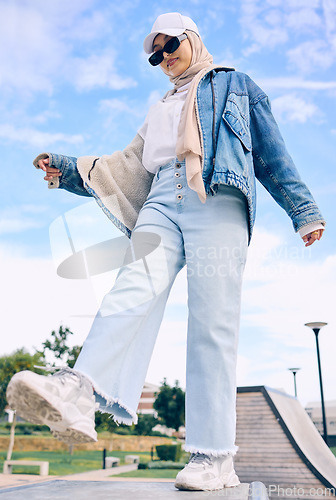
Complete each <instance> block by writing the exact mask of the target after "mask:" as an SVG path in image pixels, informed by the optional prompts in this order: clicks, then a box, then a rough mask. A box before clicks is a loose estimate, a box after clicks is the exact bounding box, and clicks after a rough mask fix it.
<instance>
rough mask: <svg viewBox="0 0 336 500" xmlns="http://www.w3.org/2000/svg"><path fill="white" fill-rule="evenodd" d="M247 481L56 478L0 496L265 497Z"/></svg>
mask: <svg viewBox="0 0 336 500" xmlns="http://www.w3.org/2000/svg"><path fill="white" fill-rule="evenodd" d="M250 490H251V489H250V485H249V484H248V483H244V484H240V485H239V486H236V487H235V488H224V489H222V490H218V491H211V492H210V491H180V490H177V489H176V488H175V487H174V484H173V483H168V482H139V481H132V482H131V481H129V482H123V481H115V482H105V481H100V482H99V481H97V482H96V481H86V482H84V483H83V482H81V481H64V480H55V481H47V482H44V483H39V484H32V485H28V486H18V487H17V488H6V489H3V490H0V499H1V500H2V498H3V499H4V500H17V499H18V498H20V497H21V496H25V497H26V498H29V500H40V499H43V500H59V499H60V498H76V500H87V499H88V498H94V499H95V500H106V498H108V499H109V500H120V499H121V498H122V499H123V500H134V498H136V499H137V500H151V499H153V500H154V499H155V500H163V499H165V500H181V499H182V498H183V499H187V498H189V499H190V500H199V499H203V498H209V497H220V498H230V499H232V500H257V499H258V500H267V498H268V497H267V496H263V497H261V496H259V497H255V496H250V497H249V492H250Z"/></svg>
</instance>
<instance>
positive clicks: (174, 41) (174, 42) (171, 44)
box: [148, 33, 188, 66]
mask: <svg viewBox="0 0 336 500" xmlns="http://www.w3.org/2000/svg"><path fill="white" fill-rule="evenodd" d="M186 38H188V37H187V35H186V34H185V33H182V35H179V36H174V37H173V38H171V39H170V40H168V42H167V43H166V45H165V46H164V47H163V49H161V50H157V51H156V52H154V54H152V55H151V56H150V58H149V59H148V61H149V62H150V64H151V65H152V66H157V65H158V64H160V63H162V61H163V53H164V52H166V53H167V54H172V53H173V52H175V50H177V49H178V48H179V46H180V44H181V42H182V40H185V39H186Z"/></svg>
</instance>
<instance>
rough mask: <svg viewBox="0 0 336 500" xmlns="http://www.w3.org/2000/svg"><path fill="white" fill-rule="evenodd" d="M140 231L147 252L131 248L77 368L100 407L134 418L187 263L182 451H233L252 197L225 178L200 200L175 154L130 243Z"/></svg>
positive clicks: (161, 173) (158, 177) (129, 421)
mask: <svg viewBox="0 0 336 500" xmlns="http://www.w3.org/2000/svg"><path fill="white" fill-rule="evenodd" d="M140 233H142V234H140ZM153 235H154V236H155V238H154V239H153ZM139 236H140V239H142V244H141V245H142V246H141V248H142V250H143V248H144V247H146V245H147V247H148V248H146V249H145V250H146V251H145V253H146V257H144V258H137V256H136V255H135V256H134V258H133V261H132V259H130V258H129V256H128V263H126V264H125V265H124V266H123V267H122V268H121V269H120V271H119V273H118V276H117V279H116V282H115V284H114V286H113V288H112V290H111V291H110V292H109V293H108V294H107V295H106V296H105V297H104V299H103V302H102V305H101V307H100V309H99V311H98V313H97V316H96V318H95V320H94V322H93V325H92V328H91V330H90V333H89V335H88V337H87V339H86V341H85V343H84V345H83V349H82V352H81V354H80V355H79V357H78V360H77V362H76V365H75V367H74V369H75V370H77V371H79V372H81V373H83V374H84V375H86V376H87V377H88V378H89V379H90V380H91V381H92V383H93V386H94V388H95V392H96V398H97V401H98V402H99V410H100V411H102V412H108V413H112V414H113V415H114V419H115V420H116V421H117V422H120V423H126V424H129V425H130V424H132V423H133V422H136V421H137V416H136V409H137V407H138V403H139V399H140V396H141V392H142V388H143V385H144V382H145V377H146V373H147V369H148V365H149V362H150V359H151V355H152V352H153V348H154V344H155V341H156V337H157V334H158V330H159V328H160V324H161V321H162V317H163V313H164V309H165V305H166V302H167V299H168V295H169V292H170V289H171V286H172V284H173V282H174V280H175V277H176V275H177V273H178V272H179V271H180V270H181V269H182V268H183V267H184V266H185V265H186V266H187V280H188V310H189V317H188V334H187V373H186V445H185V449H186V451H189V452H197V451H198V452H201V453H202V452H203V453H208V454H212V455H215V456H219V455H225V454H232V455H234V454H235V452H236V450H237V448H236V446H235V428H236V358H237V343H238V330H239V319H240V302H241V285H242V275H243V270H244V266H245V261H246V254H247V246H248V217H247V204H246V199H245V197H244V195H243V194H242V193H241V192H240V191H239V190H238V189H237V188H235V187H232V186H226V185H220V186H219V189H218V192H217V194H216V195H215V196H211V195H208V196H207V200H206V203H205V204H203V203H201V202H200V200H199V198H198V196H197V194H196V193H195V192H194V191H193V190H191V189H190V188H189V187H188V185H187V180H186V175H185V165H184V163H183V162H182V163H179V162H176V161H172V162H171V163H169V164H167V165H165V166H163V167H161V168H160V169H159V171H158V173H157V174H156V175H155V177H154V179H153V184H152V187H151V191H150V193H149V195H148V198H147V200H146V202H145V204H144V205H143V207H142V209H141V211H140V213H139V217H138V220H137V223H136V226H135V228H134V230H133V232H132V237H131V243H132V242H134V241H135V240H136V239H137V238H139ZM158 241H159V244H158ZM131 250H132V249H131ZM132 251H134V249H133V250H132ZM135 253H136V249H135ZM173 362H174V360H172V363H173Z"/></svg>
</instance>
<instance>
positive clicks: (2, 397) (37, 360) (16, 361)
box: [0, 348, 45, 414]
mask: <svg viewBox="0 0 336 500" xmlns="http://www.w3.org/2000/svg"><path fill="white" fill-rule="evenodd" d="M44 363H45V358H44V354H43V352H40V351H37V352H35V354H30V353H29V352H28V351H26V350H25V349H24V348H22V349H17V350H16V351H15V352H14V353H13V354H10V355H7V356H1V357H0V414H2V413H3V411H4V409H5V407H6V406H7V400H6V389H7V385H8V383H9V381H10V379H11V378H12V377H13V375H15V373H17V372H20V371H22V370H31V371H33V372H36V373H43V371H41V370H39V369H38V368H34V365H42V364H44Z"/></svg>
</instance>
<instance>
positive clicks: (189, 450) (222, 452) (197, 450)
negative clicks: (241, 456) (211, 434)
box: [184, 445, 238, 457]
mask: <svg viewBox="0 0 336 500" xmlns="http://www.w3.org/2000/svg"><path fill="white" fill-rule="evenodd" d="M184 451H186V452H187V453H204V454H205V455H211V456H213V457H225V456H227V457H228V456H231V457H234V456H235V455H236V453H237V451H238V446H234V447H233V448H232V449H228V450H214V449H213V448H201V447H198V446H191V445H185V446H184Z"/></svg>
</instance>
